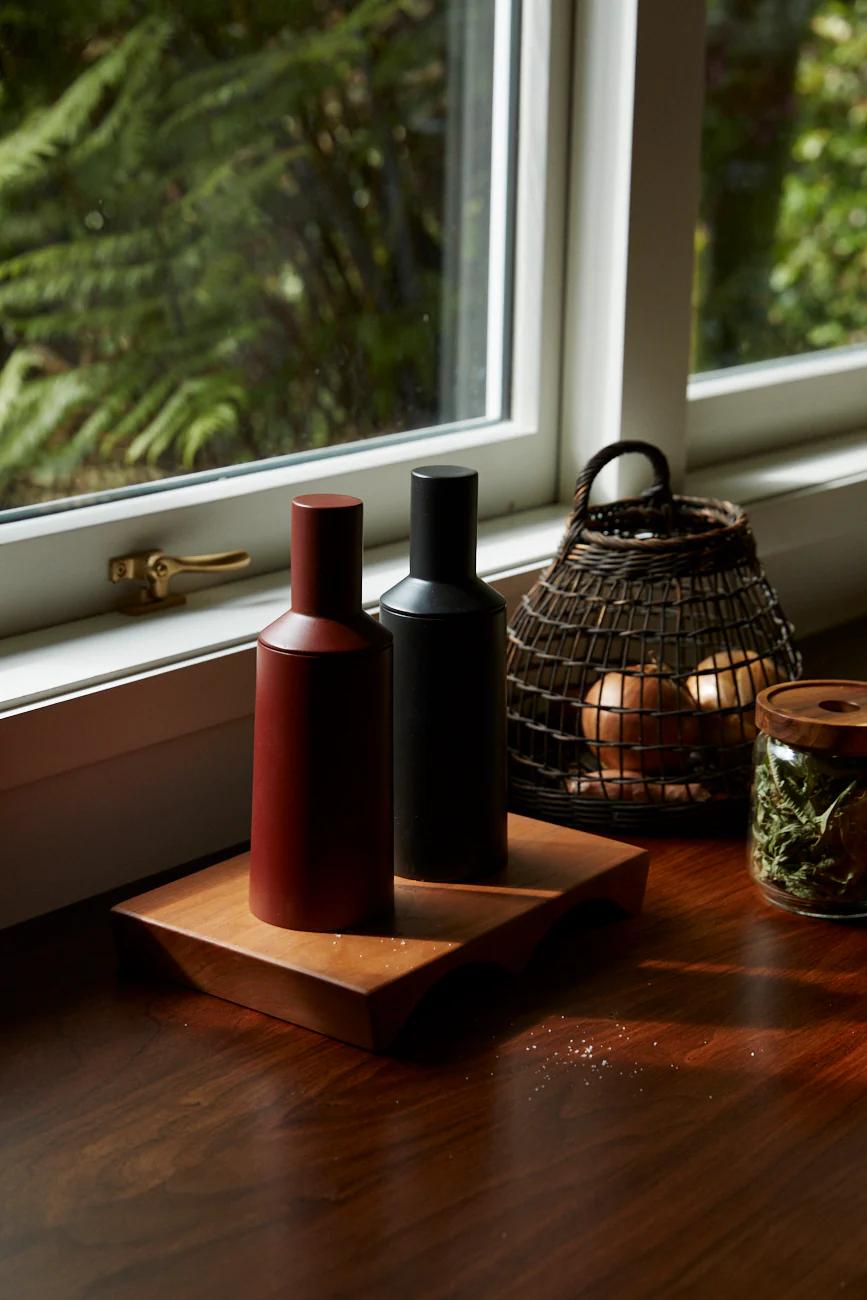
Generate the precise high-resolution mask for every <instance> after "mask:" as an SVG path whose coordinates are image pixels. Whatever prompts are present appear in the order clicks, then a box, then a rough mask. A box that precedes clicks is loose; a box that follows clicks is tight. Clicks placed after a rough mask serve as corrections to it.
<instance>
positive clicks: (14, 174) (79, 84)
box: [0, 17, 161, 189]
mask: <svg viewBox="0 0 867 1300" xmlns="http://www.w3.org/2000/svg"><path fill="white" fill-rule="evenodd" d="M160 23H161V20H160V19H156V18H153V17H148V18H145V19H144V20H143V21H142V22H141V23H139V25H138V26H137V27H134V28H133V29H132V30H131V31H130V32H128V33H127V35H126V36H125V37H124V38H123V39H122V40H121V42H120V43H119V44H118V45H116V46H115V48H114V49H113V50H111V51H109V53H107V54H104V55H103V57H102V58H101V59H99V60H97V62H96V63H94V64H93V66H92V67H90V68H88V69H87V70H86V71H85V72H83V73H81V75H80V76H78V77H76V79H75V81H73V83H72V85H71V86H69V88H68V89H67V90H66V91H65V92H64V93H63V94H62V95H61V96H60V98H59V99H58V100H56V101H55V103H54V104H52V105H51V107H50V108H46V109H39V110H37V111H36V112H34V113H31V115H30V116H29V117H28V118H27V119H26V120H25V121H24V122H23V123H22V124H21V126H20V127H19V128H18V130H17V131H13V132H12V133H11V134H10V135H7V136H6V137H5V138H4V139H3V140H2V141H0V189H3V188H5V187H7V186H10V185H16V184H20V183H21V182H26V181H32V180H34V179H35V178H36V177H37V176H38V175H39V174H40V173H41V172H43V171H44V170H45V167H46V165H47V164H49V163H50V161H51V160H52V159H54V158H56V157H57V156H58V155H60V154H62V153H64V152H65V151H67V150H68V149H70V148H71V147H72V146H73V145H74V144H76V143H77V142H78V141H79V140H80V139H81V138H82V136H83V135H84V133H85V131H86V129H87V127H88V126H89V124H90V123H91V122H92V120H93V118H94V117H95V116H96V114H97V113H98V112H99V111H100V109H101V108H102V106H103V102H104V99H105V95H106V94H107V93H108V92H109V91H110V90H112V89H113V88H114V87H115V86H116V85H117V84H118V83H119V82H120V81H121V80H122V78H123V77H124V76H126V74H127V72H128V71H129V69H130V67H131V66H132V65H133V63H134V62H135V61H136V60H137V58H138V56H139V54H140V52H141V50H142V48H143V46H146V45H147V43H148V42H149V41H150V39H151V36H152V33H153V31H154V29H155V27H156V26H157V25H158V24H160Z"/></svg>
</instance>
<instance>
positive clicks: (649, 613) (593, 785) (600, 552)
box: [507, 443, 801, 831]
mask: <svg viewBox="0 0 867 1300" xmlns="http://www.w3.org/2000/svg"><path fill="white" fill-rule="evenodd" d="M629 450H635V451H642V452H644V454H645V455H647V456H648V457H649V458H650V459H651V460H652V462H653V464H654V467H655V468H656V471H657V482H656V483H655V485H654V487H653V488H652V489H651V490H650V491H649V492H648V493H647V494H646V495H645V496H644V497H643V498H636V499H631V500H627V501H618V502H614V503H611V504H609V505H604V506H599V507H595V508H590V506H589V490H590V485H591V484H592V481H593V479H594V477H595V475H596V473H598V471H599V469H600V468H601V467H602V465H603V464H605V463H606V462H607V460H610V459H612V458H613V456H614V455H618V454H620V453H621V452H623V451H629ZM508 638H509V646H508V659H507V675H508V685H507V693H508V694H507V709H508V725H509V751H510V803H511V806H512V808H513V809H514V810H515V811H518V812H524V813H529V814H530V815H533V816H537V817H543V818H546V819H548V820H551V821H558V822H565V823H566V824H569V825H576V826H582V825H583V826H589V827H596V828H603V827H617V826H619V827H623V828H624V829H629V828H631V829H633V830H658V831H665V830H669V829H670V830H674V829H677V828H679V829H683V830H687V829H690V830H692V829H703V830H712V829H716V828H729V827H734V826H736V825H739V824H742V822H743V819H744V818H745V815H746V807H747V799H748V793H749V780H750V761H751V748H752V741H753V738H754V736H755V726H754V722H753V703H754V698H755V695H756V694H758V692H759V690H761V689H762V688H763V687H764V686H766V685H771V684H773V682H775V681H783V680H788V679H790V678H793V677H797V676H798V675H799V674H800V671H801V664H800V657H799V655H798V652H797V651H796V649H795V647H794V644H793V641H792V629H791V625H790V624H789V623H788V621H787V620H786V618H785V616H784V614H783V612H782V610H781V609H780V606H779V602H778V600H777V597H776V593H775V592H774V590H773V588H772V587H771V586H770V584H769V582H768V580H767V578H766V577H765V575H764V572H763V570H762V568H761V566H760V564H759V562H758V559H757V557H756V551H755V543H754V540H753V536H752V533H751V531H750V527H749V524H748V522H747V519H746V516H745V515H744V513H743V511H742V510H740V508H739V507H737V506H734V505H732V504H731V503H729V502H724V501H714V500H709V499H706V498H691V497H679V496H673V495H672V494H671V492H670V489H669V487H668V467H667V464H666V462H665V458H664V457H663V456H662V454H661V453H660V452H658V451H657V449H656V448H653V447H650V446H649V445H647V444H643V443H620V444H617V446H616V447H615V448H607V449H605V451H604V452H602V453H600V454H599V456H597V457H594V459H593V461H591V462H590V464H589V465H588V467H587V469H586V470H585V472H584V474H583V475H582V477H581V479H579V483H578V490H577V492H576V498H575V507H574V509H573V513H572V516H571V518H570V520H569V523H568V525H567V528H566V532H565V535H564V538H563V543H562V545H561V548H560V551H559V552H558V554H557V556H556V558H555V559H554V561H553V563H552V564H551V565H550V566H549V568H548V569H547V570H546V571H545V572H544V573H543V574H542V576H541V577H540V578H539V580H538V581H537V582H536V584H535V585H534V587H533V588H532V590H531V591H530V592H529V593H528V594H527V595H526V596H525V597H524V599H523V601H522V603H521V606H520V608H519V609H518V611H517V613H516V615H515V617H514V619H513V621H512V623H511V625H510V627H509V632H508Z"/></svg>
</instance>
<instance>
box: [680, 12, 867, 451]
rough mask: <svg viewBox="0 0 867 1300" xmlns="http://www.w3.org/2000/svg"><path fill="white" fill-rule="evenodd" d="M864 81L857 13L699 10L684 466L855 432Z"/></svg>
mask: <svg viewBox="0 0 867 1300" xmlns="http://www.w3.org/2000/svg"><path fill="white" fill-rule="evenodd" d="M865 79H867V2H865V0H797V2H795V3H789V4H781V3H778V0H752V3H748V4H743V3H735V2H734V0H710V3H709V5H708V13H707V34H706V43H705V105H704V118H703V131H702V166H701V204H700V212H699V220H698V227H697V232H696V263H695V267H696V270H695V282H694V287H693V296H694V303H695V319H694V326H693V332H692V364H691V369H692V370H693V371H694V372H696V373H697V376H698V378H697V379H696V380H695V381H694V382H693V384H692V386H691V396H692V397H693V398H694V399H695V403H694V407H695V409H694V417H695V418H694V419H693V422H692V427H691V434H692V439H693V443H694V447H693V451H694V455H693V461H694V462H695V461H699V462H700V461H701V460H704V461H708V460H713V459H722V458H724V457H725V456H727V455H732V454H737V453H738V452H739V451H746V452H750V451H753V452H755V451H763V450H765V449H767V448H768V447H771V446H774V445H780V444H781V443H783V442H785V441H790V442H794V441H797V440H798V439H799V438H800V437H814V436H815V435H816V434H817V433H818V434H822V433H835V432H840V431H846V430H851V429H854V428H857V427H858V426H859V425H861V424H863V423H864V422H865V421H867V346H865V345H867V299H865V295H864V292H863V285H864V277H865V272H867V199H865V193H867V184H865V178H867V101H865V97H864V86H865ZM705 375H706V378H703V377H702V376H705Z"/></svg>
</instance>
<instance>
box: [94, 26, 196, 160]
mask: <svg viewBox="0 0 867 1300" xmlns="http://www.w3.org/2000/svg"><path fill="white" fill-rule="evenodd" d="M139 31H140V39H139V42H138V45H137V48H136V56H135V63H134V64H133V66H132V68H131V70H130V72H129V74H128V75H127V77H126V80H125V82H124V86H123V89H122V90H121V92H120V94H119V95H118V96H117V99H116V100H115V102H114V104H113V105H112V107H111V108H110V109H109V111H108V112H107V113H106V115H105V117H104V118H103V119H102V121H101V122H100V124H99V126H98V127H97V128H96V130H94V131H91V133H90V135H88V136H86V137H85V138H84V139H83V140H82V142H81V144H79V145H78V146H77V147H76V148H75V149H74V150H73V153H72V159H71V161H72V163H73V164H74V165H75V164H80V163H84V162H87V161H88V159H90V158H92V157H94V156H95V155H96V154H98V153H100V152H102V150H103V149H107V148H108V147H109V146H110V145H112V144H114V142H115V141H116V140H117V138H118V137H119V136H120V135H121V133H123V132H125V130H126V131H128V128H129V126H130V124H131V123H132V122H134V121H136V120H138V122H139V124H140V128H141V130H142V131H143V130H144V129H145V128H146V126H147V112H146V107H147V106H148V99H149V97H148V95H147V90H148V87H149V86H151V85H152V83H153V81H154V79H155V78H154V74H155V72H156V69H157V67H158V66H159V62H160V59H161V58H162V54H163V50H164V49H165V47H166V45H167V44H168V42H169V40H170V39H171V37H172V34H173V31H174V28H173V24H172V23H170V22H167V21H166V20H165V18H158V19H155V20H154V21H153V22H152V23H151V24H150V25H148V26H147V27H146V26H145V24H142V27H141V28H140V29H139ZM153 102H156V96H155V95H154V97H153ZM125 153H126V157H127V160H129V150H127V151H125Z"/></svg>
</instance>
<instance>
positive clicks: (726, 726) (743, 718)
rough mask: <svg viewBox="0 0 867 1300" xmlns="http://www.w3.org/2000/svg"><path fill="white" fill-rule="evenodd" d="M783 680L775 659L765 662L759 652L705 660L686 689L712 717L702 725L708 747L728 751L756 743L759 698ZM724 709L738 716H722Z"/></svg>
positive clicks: (722, 653)
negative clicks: (718, 746)
mask: <svg viewBox="0 0 867 1300" xmlns="http://www.w3.org/2000/svg"><path fill="white" fill-rule="evenodd" d="M779 680H780V674H779V673H778V672H777V667H776V664H775V663H774V661H773V659H763V658H761V656H760V655H759V652H758V651H757V650H751V649H746V650H717V652H716V654H712V655H708V657H707V658H706V659H702V661H701V663H700V664H698V665H697V667H696V669H695V672H694V673H693V674H692V676H691V677H689V678H688V679H687V682H686V689H687V690H688V691H689V693H690V695H691V696H692V698H693V699H694V700H695V702H696V703H697V704H698V706H699V708H701V709H703V710H705V711H707V712H708V714H709V715H710V716H708V717H707V718H706V719H704V720H703V723H702V734H703V736H704V738H705V740H706V741H707V743H708V744H710V745H721V746H724V747H725V746H729V745H740V744H743V743H744V742H745V741H752V740H754V739H755V736H756V724H755V721H754V717H753V715H754V706H755V702H756V696H757V695H758V693H759V691H761V690H763V689H764V688H765V687H766V686H773V685H774V683H775V682H778V681H779ZM720 709H731V710H734V712H731V713H727V714H720V713H718V710H720ZM714 714H716V716H713V715H714Z"/></svg>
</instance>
